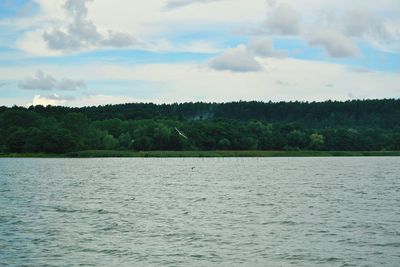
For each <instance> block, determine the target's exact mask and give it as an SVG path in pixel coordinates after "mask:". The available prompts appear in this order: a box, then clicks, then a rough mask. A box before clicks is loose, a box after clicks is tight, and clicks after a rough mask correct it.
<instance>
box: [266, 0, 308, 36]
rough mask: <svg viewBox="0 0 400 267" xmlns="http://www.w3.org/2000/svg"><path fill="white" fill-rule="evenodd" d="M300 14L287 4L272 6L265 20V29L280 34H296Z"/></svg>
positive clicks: (298, 27)
mask: <svg viewBox="0 0 400 267" xmlns="http://www.w3.org/2000/svg"><path fill="white" fill-rule="evenodd" d="M300 22H301V15H300V13H299V12H298V11H297V10H295V9H294V8H293V7H291V6H289V5H287V4H280V5H278V6H276V7H275V6H273V7H272V9H271V11H270V12H269V14H268V16H267V20H266V27H267V31H268V32H270V33H273V34H280V35H298V34H299V33H300Z"/></svg>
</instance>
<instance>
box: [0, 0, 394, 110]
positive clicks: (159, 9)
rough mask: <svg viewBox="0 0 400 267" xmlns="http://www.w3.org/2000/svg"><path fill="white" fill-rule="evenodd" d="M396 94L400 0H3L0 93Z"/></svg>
mask: <svg viewBox="0 0 400 267" xmlns="http://www.w3.org/2000/svg"><path fill="white" fill-rule="evenodd" d="M399 97H400V1H399V0H380V1H377V0H370V1H365V0H352V1H347V0H324V1H321V0H301V1H300V0H146V1H143V0H140V1H139V0H112V1H111V0H1V1H0V105H7V106H10V105H14V104H16V105H21V106H27V105H31V104H35V105H36V104H43V105H47V104H52V105H68V106H84V105H102V104H114V103H125V102H136V101H141V102H156V103H164V102H166V103H171V102H185V101H217V102H226V101H234V100H261V101H269V100H272V101H281V100H286V101H289V100H306V101H320V100H327V99H335V100H348V99H365V98H399Z"/></svg>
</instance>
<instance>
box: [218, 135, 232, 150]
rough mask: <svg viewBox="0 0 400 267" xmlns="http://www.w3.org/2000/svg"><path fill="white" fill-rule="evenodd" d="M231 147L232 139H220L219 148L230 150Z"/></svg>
mask: <svg viewBox="0 0 400 267" xmlns="http://www.w3.org/2000/svg"><path fill="white" fill-rule="evenodd" d="M230 148H231V141H229V140H228V139H227V138H222V139H220V140H219V141H218V149H222V150H228V149H230Z"/></svg>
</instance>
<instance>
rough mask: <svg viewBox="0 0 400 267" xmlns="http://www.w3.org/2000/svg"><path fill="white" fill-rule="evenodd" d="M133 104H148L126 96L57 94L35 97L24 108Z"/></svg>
mask: <svg viewBox="0 0 400 267" xmlns="http://www.w3.org/2000/svg"><path fill="white" fill-rule="evenodd" d="M133 102H148V101H144V100H142V99H138V98H132V97H126V96H113V95H87V96H83V97H80V98H75V97H63V96H59V95H57V94H52V95H35V96H34V97H33V99H32V101H31V102H29V103H27V104H26V106H37V105H42V106H47V105H51V106H71V107H84V106H99V105H112V104H124V103H133ZM159 103H161V102H159Z"/></svg>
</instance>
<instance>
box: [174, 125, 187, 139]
mask: <svg viewBox="0 0 400 267" xmlns="http://www.w3.org/2000/svg"><path fill="white" fill-rule="evenodd" d="M175 130H176V131H177V132H178V134H179V135H180V136H182V137H184V138H185V139H188V137H187V136H186V135H184V134H183V133H181V131H179V130H178V128H176V127H175Z"/></svg>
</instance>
